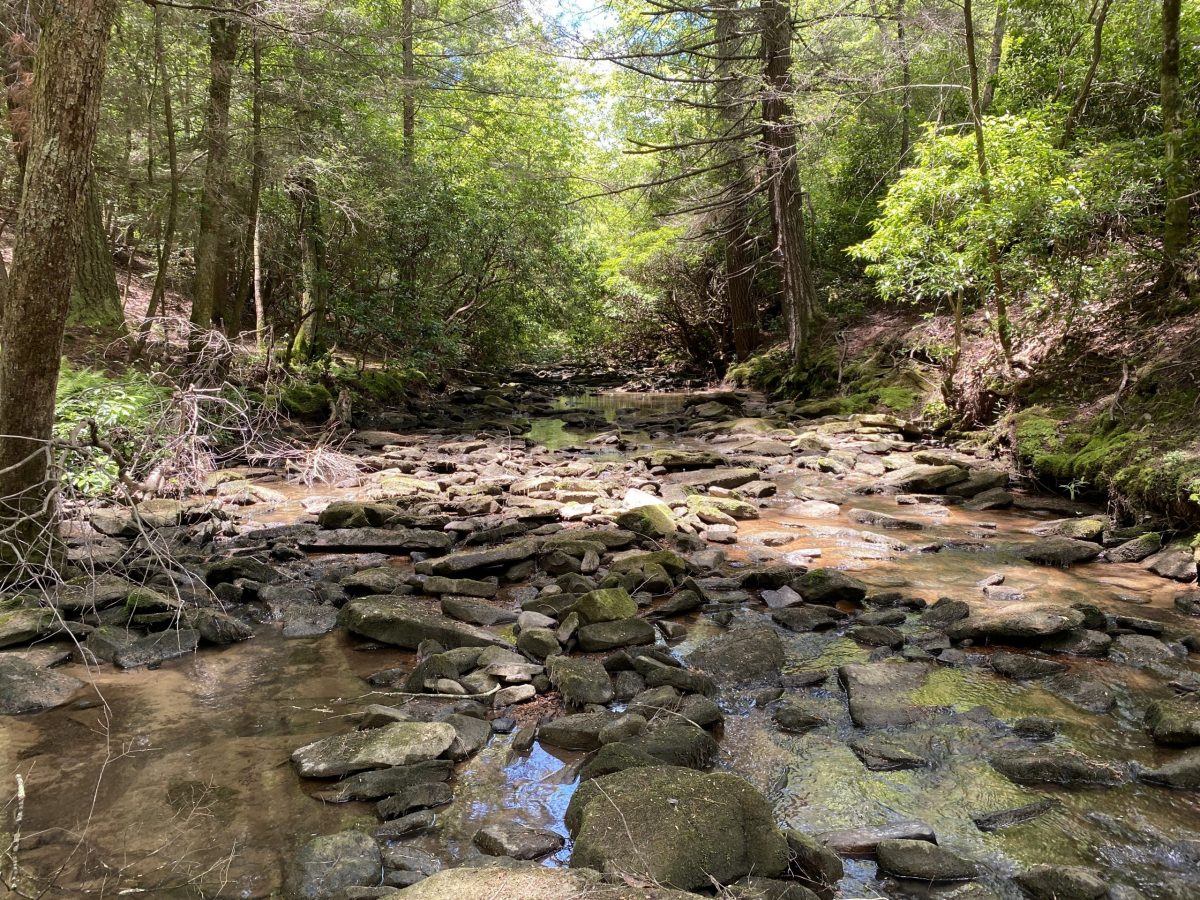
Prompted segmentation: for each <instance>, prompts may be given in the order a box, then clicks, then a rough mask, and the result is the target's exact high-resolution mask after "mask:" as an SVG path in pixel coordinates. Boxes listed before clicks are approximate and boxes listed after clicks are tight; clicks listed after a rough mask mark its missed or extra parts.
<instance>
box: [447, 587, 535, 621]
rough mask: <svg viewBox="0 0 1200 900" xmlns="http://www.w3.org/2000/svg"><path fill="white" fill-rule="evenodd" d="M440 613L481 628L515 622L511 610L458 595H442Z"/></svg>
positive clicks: (515, 618) (514, 614)
mask: <svg viewBox="0 0 1200 900" xmlns="http://www.w3.org/2000/svg"><path fill="white" fill-rule="evenodd" d="M442 612H444V613H445V614H446V615H448V616H450V617H451V618H452V619H458V621H460V622H466V623H467V624H468V625H479V626H481V627H489V626H493V625H509V624H511V623H513V622H515V621H517V613H516V612H515V611H513V610H511V609H505V608H504V607H503V606H500V605H498V604H494V603H488V602H487V601H486V600H476V599H474V598H472V597H464V596H459V595H458V594H443V595H442Z"/></svg>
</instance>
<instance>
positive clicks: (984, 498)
mask: <svg viewBox="0 0 1200 900" xmlns="http://www.w3.org/2000/svg"><path fill="white" fill-rule="evenodd" d="M1014 500H1015V498H1014V497H1013V495H1012V494H1011V493H1009V492H1008V491H1006V490H1005V489H1004V488H991V489H989V490H986V491H980V492H979V493H978V494H976V495H975V496H974V497H972V498H971V499H970V500H968V501H967V502H966V503H964V504H963V509H969V510H972V511H975V512H983V511H985V510H989V509H1008V508H1009V507H1010V506H1012V505H1013V501H1014Z"/></svg>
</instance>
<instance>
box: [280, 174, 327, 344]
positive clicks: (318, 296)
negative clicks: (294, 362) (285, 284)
mask: <svg viewBox="0 0 1200 900" xmlns="http://www.w3.org/2000/svg"><path fill="white" fill-rule="evenodd" d="M288 193H289V194H290V195H291V198H292V202H293V203H294V204H295V205H296V217H297V220H298V222H297V227H298V229H299V232H300V268H301V289H300V290H301V294H300V323H299V325H298V326H297V328H296V337H295V339H294V341H293V342H292V355H293V356H294V357H295V358H297V359H299V360H301V361H306V360H310V359H312V358H313V357H315V356H316V355H317V354H318V353H319V352H320V351H321V349H322V343H321V342H322V334H321V331H322V327H323V325H324V323H325V281H326V276H325V234H324V231H323V230H322V226H321V198H320V195H319V194H318V193H317V183H316V181H315V180H314V179H313V177H312V176H311V175H308V174H303V175H299V176H296V177H295V178H294V179H293V180H292V183H291V184H290V185H288Z"/></svg>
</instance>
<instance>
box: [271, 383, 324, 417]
mask: <svg viewBox="0 0 1200 900" xmlns="http://www.w3.org/2000/svg"><path fill="white" fill-rule="evenodd" d="M279 402H280V403H281V404H282V405H283V408H284V410H285V411H286V412H287V414H288V415H289V416H291V417H292V418H293V419H300V420H302V421H305V422H324V421H325V420H326V419H328V418H329V414H330V412H331V411H332V410H333V395H332V394H330V393H329V389H328V388H327V387H325V385H323V384H310V383H309V382H305V381H294V382H292V383H291V384H289V385H287V387H285V388H284V389H283V390H282V391H280V392H279Z"/></svg>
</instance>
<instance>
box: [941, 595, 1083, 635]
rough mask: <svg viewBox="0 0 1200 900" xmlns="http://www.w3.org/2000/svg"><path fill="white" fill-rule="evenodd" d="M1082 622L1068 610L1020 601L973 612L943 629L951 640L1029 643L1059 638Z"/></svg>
mask: <svg viewBox="0 0 1200 900" xmlns="http://www.w3.org/2000/svg"><path fill="white" fill-rule="evenodd" d="M1082 622H1083V613H1081V612H1079V610H1076V609H1072V608H1071V607H1069V606H1057V605H1053V604H1048V603H1038V602H1034V601H1019V602H1017V603H1009V604H1006V605H1004V606H999V607H991V608H986V609H975V610H973V611H972V612H971V615H970V616H969V617H968V618H966V619H963V620H962V621H960V622H955V623H954V624H953V625H951V626H950V627H948V628H947V629H946V633H947V634H948V635H949V636H950V637H951V639H953V640H963V639H964V638H970V639H972V640H990V639H1001V640H1003V639H1017V640H1021V639H1031V638H1044V637H1049V636H1051V635H1055V634H1062V633H1063V632H1064V631H1069V630H1070V629H1072V628H1076V627H1078V626H1079V625H1080V624H1082Z"/></svg>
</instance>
